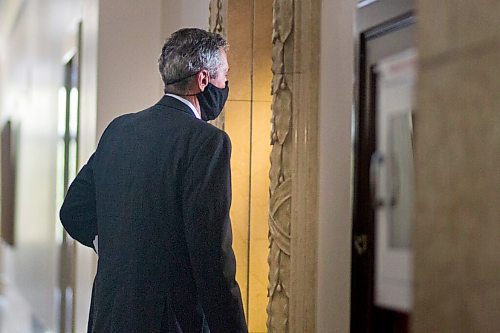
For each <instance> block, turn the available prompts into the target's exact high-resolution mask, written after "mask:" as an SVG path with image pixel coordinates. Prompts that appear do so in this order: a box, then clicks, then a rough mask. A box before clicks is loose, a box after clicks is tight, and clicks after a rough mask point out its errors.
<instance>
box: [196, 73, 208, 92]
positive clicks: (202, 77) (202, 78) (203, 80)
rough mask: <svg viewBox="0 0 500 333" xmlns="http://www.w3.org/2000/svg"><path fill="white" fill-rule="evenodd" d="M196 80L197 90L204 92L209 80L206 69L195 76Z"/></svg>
mask: <svg viewBox="0 0 500 333" xmlns="http://www.w3.org/2000/svg"><path fill="white" fill-rule="evenodd" d="M196 80H197V83H198V88H199V89H200V91H203V90H205V87H206V86H208V82H209V80H210V77H209V75H208V71H207V70H206V69H202V70H201V71H200V72H199V73H198V75H196Z"/></svg>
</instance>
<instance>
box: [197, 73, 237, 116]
mask: <svg viewBox="0 0 500 333" xmlns="http://www.w3.org/2000/svg"><path fill="white" fill-rule="evenodd" d="M228 94H229V86H228V83H227V81H226V86H225V87H224V88H217V87H216V86H214V85H213V84H211V83H208V86H206V88H205V90H203V91H202V92H200V93H198V94H196V98H198V102H199V103H200V109H201V119H203V120H205V121H209V120H214V119H215V118H217V117H218V116H219V115H220V113H221V112H222V109H223V108H224V104H226V100H227V95H228Z"/></svg>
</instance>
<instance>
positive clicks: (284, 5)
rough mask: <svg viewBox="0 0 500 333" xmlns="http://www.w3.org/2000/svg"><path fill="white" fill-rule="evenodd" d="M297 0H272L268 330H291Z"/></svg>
mask: <svg viewBox="0 0 500 333" xmlns="http://www.w3.org/2000/svg"><path fill="white" fill-rule="evenodd" d="M293 6H294V1H293V0H275V1H274V3H273V36H272V41H273V52H272V54H273V65H272V72H273V81H272V88H271V89H272V95H273V102H272V120H271V123H272V128H271V145H272V146H273V147H272V151H271V170H270V173H269V177H270V189H269V190H270V195H271V198H270V207H269V208H270V209H269V242H270V252H269V258H268V262H269V287H268V294H269V303H268V306H267V314H268V319H267V329H268V332H273V333H275V332H278V333H279V332H288V331H289V307H290V254H291V251H290V246H291V243H290V241H291V232H290V221H291V198H292V170H291V169H292V168H291V161H292V150H293V140H292V135H291V132H292V88H293V80H292V79H293V76H292V73H293V50H294V47H293V43H294V41H293V25H294V24H293V23H294V15H293V13H294V10H293Z"/></svg>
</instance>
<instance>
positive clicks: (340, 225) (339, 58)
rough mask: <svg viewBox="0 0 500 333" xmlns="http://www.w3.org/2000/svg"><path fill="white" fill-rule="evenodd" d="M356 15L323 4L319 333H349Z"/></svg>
mask: <svg viewBox="0 0 500 333" xmlns="http://www.w3.org/2000/svg"><path fill="white" fill-rule="evenodd" d="M354 11H355V1H351V0H335V1H330V0H323V1H322V8H321V37H320V38H321V39H320V40H321V49H320V52H321V53H320V59H321V60H320V61H321V62H320V88H319V89H320V109H319V149H318V152H319V214H318V280H317V282H318V285H317V293H318V294H317V307H316V308H317V317H316V329H317V332H349V320H350V293H351V289H350V288H351V283H350V281H351V228H352V221H351V144H352V143H351V116H352V107H353V70H354V63H353V61H354V60H353V58H354V41H353V27H354Z"/></svg>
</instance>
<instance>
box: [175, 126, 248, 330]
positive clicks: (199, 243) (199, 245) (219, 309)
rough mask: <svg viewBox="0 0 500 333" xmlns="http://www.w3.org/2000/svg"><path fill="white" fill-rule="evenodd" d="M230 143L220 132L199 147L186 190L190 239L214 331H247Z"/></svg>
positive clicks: (200, 291) (199, 286)
mask: <svg viewBox="0 0 500 333" xmlns="http://www.w3.org/2000/svg"><path fill="white" fill-rule="evenodd" d="M230 156H231V143H230V141H229V138H228V136H227V135H226V134H225V133H223V132H217V133H216V134H215V135H214V136H212V137H211V138H209V139H208V140H207V141H206V142H204V143H203V144H202V145H201V147H200V148H199V150H198V152H197V154H196V155H195V157H194V159H193V161H192V162H191V164H190V166H189V167H188V169H187V171H186V175H185V180H184V184H183V185H184V188H183V215H184V223H185V232H186V241H187V245H188V249H189V254H190V258H191V264H192V267H193V273H194V278H195V280H196V286H197V289H198V294H199V297H200V300H201V302H202V307H203V311H204V312H205V316H206V319H207V322H208V326H209V328H210V331H211V332H213V333H225V332H228V333H242V332H247V331H248V329H247V326H246V323H245V316H244V313H243V305H242V302H241V292H240V288H239V286H238V283H237V282H236V280H235V274H236V262H235V257H234V252H233V249H232V232H231V221H230V220H229V208H230V205H231V170H230V164H229V161H230Z"/></svg>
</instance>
